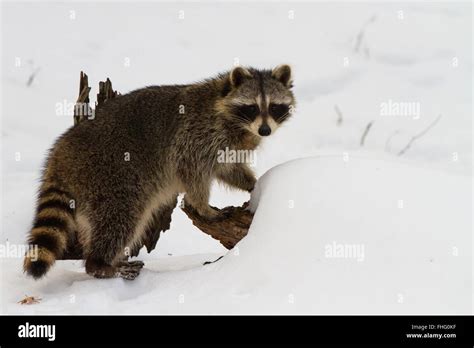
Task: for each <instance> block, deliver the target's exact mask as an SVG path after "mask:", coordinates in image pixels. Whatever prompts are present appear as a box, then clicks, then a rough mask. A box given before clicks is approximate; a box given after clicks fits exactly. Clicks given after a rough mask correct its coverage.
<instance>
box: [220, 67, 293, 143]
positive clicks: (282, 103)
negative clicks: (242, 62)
mask: <svg viewBox="0 0 474 348" xmlns="http://www.w3.org/2000/svg"><path fill="white" fill-rule="evenodd" d="M229 80H230V91H229V92H228V94H227V95H226V96H225V105H226V109H227V113H228V115H230V118H231V119H232V121H234V122H235V123H237V124H238V125H239V126H241V127H242V128H244V129H246V130H247V131H249V132H251V133H253V134H254V135H256V136H259V137H265V136H268V135H270V134H272V133H274V132H275V131H276V130H277V128H278V127H279V126H280V125H281V124H282V123H283V122H284V121H286V120H287V119H288V118H289V117H290V116H291V114H292V112H293V108H294V104H295V100H294V96H293V93H292V92H291V87H292V80H291V68H290V67H289V66H288V65H280V66H278V67H276V68H275V69H273V70H256V69H252V68H249V69H246V68H243V67H237V68H234V69H233V70H232V71H231V73H230V75H229Z"/></svg>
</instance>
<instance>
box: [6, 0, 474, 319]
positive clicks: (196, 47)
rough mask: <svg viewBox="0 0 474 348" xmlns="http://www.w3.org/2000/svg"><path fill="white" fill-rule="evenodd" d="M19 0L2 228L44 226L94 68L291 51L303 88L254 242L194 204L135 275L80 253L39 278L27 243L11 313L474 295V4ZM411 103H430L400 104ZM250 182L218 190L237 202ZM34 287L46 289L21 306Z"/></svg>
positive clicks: (103, 72) (267, 62)
mask: <svg viewBox="0 0 474 348" xmlns="http://www.w3.org/2000/svg"><path fill="white" fill-rule="evenodd" d="M1 8H2V23H1V25H2V27H1V28H2V45H1V47H2V52H1V59H2V63H1V64H2V76H1V88H2V93H1V98H2V100H1V114H2V117H1V120H2V121H1V122H2V125H1V130H2V134H1V135H2V138H1V139H2V141H1V144H2V161H1V163H2V195H1V197H2V201H1V204H2V207H1V233H0V243H1V244H2V245H7V243H9V244H10V245H13V246H19V245H20V244H22V243H24V242H25V239H26V234H27V232H28V228H29V226H30V223H31V220H32V218H33V211H34V195H35V191H36V189H37V183H38V178H39V170H40V167H41V163H42V162H43V160H44V155H45V152H46V150H47V149H48V147H49V146H50V145H51V143H52V142H53V140H54V139H55V137H57V136H58V135H59V134H61V133H62V132H63V131H64V130H65V129H66V128H67V127H69V126H70V125H71V124H72V116H71V115H57V110H58V109H59V108H60V106H61V105H62V104H64V102H66V103H73V102H74V100H75V97H76V96H77V83H78V76H79V71H80V70H84V71H85V72H86V73H88V75H89V78H90V84H91V85H92V87H93V93H92V94H95V93H96V92H97V90H96V85H97V81H98V80H101V79H104V78H106V77H110V78H111V80H112V81H113V83H114V87H115V88H116V89H117V90H119V91H121V92H122V93H124V92H127V91H129V90H132V89H135V88H139V87H142V86H145V85H151V84H165V83H187V82H190V81H194V80H198V79H201V78H205V77H209V76H212V75H214V74H215V73H217V72H218V71H222V70H226V69H229V68H230V67H231V66H232V64H233V63H234V60H235V59H236V58H238V59H239V61H240V63H241V64H243V65H253V66H257V67H262V68H263V67H272V66H274V65H276V64H280V63H283V62H288V63H290V64H291V65H292V66H293V68H294V75H295V76H294V78H295V94H296V97H297V99H298V110H297V112H296V114H295V115H294V116H293V118H292V119H291V120H290V121H289V122H288V124H287V125H285V126H284V127H282V129H280V130H279V131H278V133H277V134H275V135H272V136H271V137H270V138H269V139H268V140H266V141H265V144H264V145H263V146H262V149H261V150H260V151H259V153H258V158H257V160H258V161H257V167H256V172H257V174H258V175H259V176H261V178H260V180H259V183H258V187H257V189H256V192H255V194H254V195H253V197H252V202H251V203H252V207H253V208H254V209H256V215H255V218H254V221H253V224H252V227H251V229H250V231H249V235H248V236H247V237H246V238H245V239H244V240H242V241H241V242H240V243H239V244H238V246H237V247H236V248H235V249H234V250H231V251H227V250H226V249H224V248H223V247H222V246H221V245H220V244H219V243H218V242H216V241H215V240H213V239H211V238H210V237H208V236H206V235H204V234H203V233H201V232H200V231H199V230H197V229H196V228H195V227H193V226H192V224H191V222H190V221H189V220H188V219H187V218H186V216H185V215H184V214H183V213H182V212H181V211H179V209H177V210H176V212H175V213H174V215H173V222H172V227H171V230H170V231H168V232H166V233H165V234H164V235H162V237H161V239H160V241H159V242H158V245H157V248H156V250H155V251H153V252H152V253H151V254H146V253H145V252H142V253H141V254H140V256H139V258H140V259H143V260H144V261H145V264H146V265H145V268H144V270H143V271H142V274H141V275H140V277H139V278H138V279H136V280H135V281H133V282H127V281H124V280H122V279H113V280H96V279H93V278H91V277H89V276H88V275H87V274H85V272H84V267H83V265H82V263H81V262H80V261H59V262H57V264H56V265H55V267H54V268H53V269H52V270H51V272H50V273H49V274H48V275H47V276H46V277H45V278H44V279H43V280H41V281H37V282H35V281H33V280H31V279H29V278H27V277H26V276H25V275H23V274H22V272H21V263H22V259H21V257H14V256H15V255H13V254H10V255H8V257H2V258H0V262H1V267H0V271H1V286H0V306H1V307H0V312H1V313H7V314H25V313H34V314H63V313H74V314H79V313H92V314H96V313H117V314H119V313H122V314H125V313H136V314H139V313H150V314H151V313H154V314H155V313H156V314H160V313H167V314H171V313H226V314H227V313H312V314H318V313H319V314H355V313H357V314H365V313H380V314H390V313H400V314H401V313H408V314H429V313H431V314H461V313H463V314H464V313H472V294H473V291H472V218H471V215H472V171H471V168H472V52H471V46H472V38H471V36H472V33H471V31H472V27H471V25H472V13H471V4H470V3H464V4H455V3H449V2H446V3H436V4H432V3H403V4H399V5H396V4H395V5H394V4H389V3H381V4H377V3H371V4H363V3H347V2H338V3H334V4H331V3H326V2H323V3H313V4H312V3H284V2H278V3H256V4H250V3H227V4H223V3H210V2H206V3H178V4H172V3H166V2H165V3H158V2H150V3H126V2H125V3H124V2H121V3H118V4H117V3H115V4H113V3H103V2H101V3H90V2H83V3H81V2H77V3H70V4H64V3H41V2H36V3H26V2H25V3H13V2H4V3H2V5H1ZM180 11H184V19H179V15H180ZM289 11H294V12H289ZM400 11H402V12H400ZM292 13H294V19H289V16H290V17H291V14H292ZM71 17H74V18H73V19H71ZM104 20H105V23H104ZM359 33H362V34H360V35H358V34H359ZM358 36H359V37H362V40H360V45H359V49H358V50H357V52H356V50H355V47H356V46H357V37H358ZM16 62H20V65H19V66H16V65H15V63H16ZM127 62H129V63H130V64H128V65H127V64H126V63H127ZM17 65H18V64H17ZM36 69H39V70H38V72H37V74H36V76H35V78H34V80H33V83H32V84H31V86H29V87H28V86H27V85H26V84H27V81H28V78H29V76H30V75H31V74H32V72H33V71H35V70H36ZM400 102H402V103H403V102H405V103H415V104H414V105H416V106H417V107H419V113H414V114H410V115H394V114H391V115H382V114H381V110H382V105H387V104H388V103H400ZM335 109H338V110H340V112H341V114H342V123H341V124H340V125H337V118H338V115H337V112H336V111H335ZM439 115H441V118H440V120H439V122H438V123H437V124H435V125H434V126H433V127H432V128H431V129H430V130H429V131H428V132H427V133H426V134H425V135H423V136H422V137H420V138H419V139H417V140H416V141H415V142H414V143H413V144H412V146H411V147H410V149H409V150H408V151H407V152H406V153H405V154H404V155H403V156H397V153H398V152H399V151H400V150H401V149H403V148H404V147H405V145H406V144H407V143H408V142H409V141H410V139H411V138H412V137H413V136H415V135H416V134H419V133H420V132H422V131H423V130H425V129H426V128H427V127H428V126H429V125H430V124H432V122H433V121H434V120H435V119H436V118H437V117H438V116H439ZM369 122H373V125H372V127H371V129H370V131H369V132H368V134H367V137H366V138H365V143H364V146H361V145H360V140H361V136H362V133H363V131H364V129H365V128H366V126H367V124H368V123H369ZM303 157H304V158H303ZM297 158H301V159H298V160H295V159H297ZM247 199H248V195H246V194H243V193H238V192H233V191H227V190H226V189H223V188H221V187H219V186H217V185H216V186H215V187H214V189H213V196H212V204H214V205H217V206H225V205H229V204H234V205H237V204H238V205H240V204H241V203H242V202H244V201H245V200H247ZM343 249H345V251H346V254H342V256H345V257H338V256H340V254H338V253H339V252H340V251H341V250H343ZM343 251H344V250H343ZM350 252H352V254H347V253H350ZM224 254H225V257H224V258H223V259H221V260H220V261H218V262H216V263H214V264H211V265H206V266H202V263H203V262H204V261H209V260H214V259H217V258H218V257H219V256H221V255H224ZM24 295H29V296H37V297H41V298H42V300H41V303H40V304H35V305H30V306H22V305H19V304H17V301H19V300H20V299H22V298H23V296H24Z"/></svg>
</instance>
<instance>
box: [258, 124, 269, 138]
mask: <svg viewBox="0 0 474 348" xmlns="http://www.w3.org/2000/svg"><path fill="white" fill-rule="evenodd" d="M271 132H272V129H271V128H270V127H269V126H268V124H265V123H264V124H262V125H261V126H260V128H258V134H260V135H261V136H262V137H266V136H267V135H270V133H271Z"/></svg>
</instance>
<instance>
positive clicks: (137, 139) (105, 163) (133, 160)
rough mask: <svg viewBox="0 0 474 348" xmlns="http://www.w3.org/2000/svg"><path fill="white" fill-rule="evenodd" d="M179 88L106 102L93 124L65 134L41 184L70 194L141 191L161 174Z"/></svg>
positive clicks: (89, 122) (86, 122)
mask: <svg viewBox="0 0 474 348" xmlns="http://www.w3.org/2000/svg"><path fill="white" fill-rule="evenodd" d="M179 89H180V88H178V87H170V88H146V89H142V90H137V91H134V92H131V93H129V94H126V95H123V96H119V97H117V98H115V99H112V100H109V101H107V102H106V103H105V104H104V105H103V106H102V107H100V108H99V109H98V110H97V113H96V114H95V118H93V119H89V120H84V121H82V122H81V123H79V124H78V125H76V126H73V127H71V128H70V129H69V130H67V131H66V132H65V133H64V134H63V135H62V136H60V137H59V139H58V140H57V141H56V143H55V144H54V146H53V148H52V149H51V152H50V155H49V156H48V159H47V163H46V166H45V167H46V170H45V175H44V176H45V178H47V176H50V177H51V176H54V178H53V180H56V181H61V182H62V183H63V184H64V185H65V186H68V187H70V186H74V188H71V190H72V191H81V192H82V191H84V188H87V191H89V190H91V191H93V190H95V191H103V190H105V188H104V185H106V184H107V182H109V183H113V184H114V186H120V185H124V186H129V185H130V184H131V183H133V184H136V185H139V182H140V181H141V180H142V178H148V179H149V180H151V179H153V178H155V177H156V175H157V173H160V171H163V170H165V168H164V167H165V166H166V165H167V163H166V161H167V160H168V157H167V156H168V153H169V148H170V147H171V146H173V145H172V144H173V141H174V140H173V139H174V137H175V133H176V130H177V129H178V128H179V124H180V118H179V117H176V113H177V111H176V110H177V109H178V104H179V100H178V94H179Z"/></svg>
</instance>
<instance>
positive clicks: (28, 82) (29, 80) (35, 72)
mask: <svg viewBox="0 0 474 348" xmlns="http://www.w3.org/2000/svg"><path fill="white" fill-rule="evenodd" d="M40 70H41V68H36V69H35V70H34V71H33V72H32V73H31V75H30V77H29V78H28V81H27V82H26V86H27V87H30V86H31V84H32V83H33V81H34V80H35V77H36V75H38V73H39V71H40Z"/></svg>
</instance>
